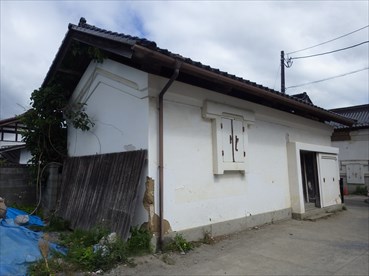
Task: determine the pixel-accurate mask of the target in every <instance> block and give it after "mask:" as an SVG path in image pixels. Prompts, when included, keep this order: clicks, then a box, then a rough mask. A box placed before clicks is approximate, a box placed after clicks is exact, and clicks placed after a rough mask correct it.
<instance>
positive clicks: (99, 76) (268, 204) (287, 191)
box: [68, 60, 338, 231]
mask: <svg viewBox="0 0 369 276" xmlns="http://www.w3.org/2000/svg"><path fill="white" fill-rule="evenodd" d="M166 82H167V80H166V79H163V78H160V77H157V76H153V75H148V74H146V73H144V72H141V71H139V70H136V69H132V68H129V67H127V66H124V65H121V64H118V63H116V62H113V61H109V60H107V61H105V62H104V63H103V64H98V63H91V64H90V66H89V67H88V69H87V70H86V72H85V74H84V76H83V77H82V79H81V81H80V83H79V84H78V86H77V88H76V90H75V91H74V94H73V97H72V99H71V104H75V103H78V102H81V103H86V104H87V106H86V112H87V113H88V115H89V117H90V118H91V119H92V121H93V122H94V123H95V126H94V127H93V128H92V129H91V130H90V131H88V132H81V131H78V130H75V129H72V128H70V129H69V131H68V152H69V154H70V155H71V156H81V155H91V154H102V153H109V152H122V151H130V150H136V149H141V148H142V149H147V150H148V162H147V168H146V169H145V171H144V173H145V174H146V175H145V176H149V177H151V178H153V180H154V181H155V210H156V212H157V213H158V205H159V204H158V202H159V194H158V165H159V164H158V155H159V149H158V144H159V141H158V99H157V96H158V94H159V93H160V91H161V89H162V88H163V87H164V85H165V84H166ZM208 101H212V102H214V103H217V104H216V105H214V106H216V108H215V109H217V111H215V113H217V112H218V113H219V112H220V113H219V114H216V116H222V110H223V111H224V112H226V113H227V116H228V117H229V116H230V118H236V119H237V120H241V121H242V122H243V126H244V127H245V132H244V134H243V136H242V137H240V139H241V140H240V141H242V143H244V145H243V147H244V149H245V159H242V158H241V159H240V162H241V163H242V166H241V165H240V167H237V166H234V167H232V166H228V165H226V166H223V167H222V168H221V170H214V165H215V163H214V150H217V149H218V148H217V147H214V146H213V143H214V123H213V122H214V120H216V118H213V117H212V116H204V104H205V103H206V102H208ZM211 112H213V111H211ZM245 116H246V117H247V118H248V119H245V118H244V117H245ZM240 118H241V119H240ZM242 118H244V119H242ZM245 120H248V123H245V122H246V121H245ZM217 131H221V130H220V129H218V130H217ZM331 133H332V129H331V128H330V127H328V126H326V125H324V124H323V123H319V122H315V121H312V120H308V119H305V118H302V117H299V116H296V115H293V114H288V113H285V112H281V111H277V110H274V109H271V108H267V107H265V106H261V105H258V104H254V103H251V102H247V101H243V100H240V99H235V98H232V97H229V96H225V95H222V94H219V93H215V92H212V91H209V90H205V89H201V88H198V87H194V86H190V85H186V84H183V83H179V82H174V83H173V84H172V86H171V87H170V88H169V90H168V91H167V93H166V94H165V96H164V218H165V219H166V220H168V222H169V224H170V227H171V229H172V230H173V231H181V230H185V229H190V228H195V227H201V226H206V225H209V224H213V223H218V222H225V221H228V220H233V219H239V218H244V217H248V216H253V215H257V214H263V213H268V212H273V211H278V210H283V209H288V208H292V209H294V210H295V211H296V210H297V211H298V212H303V211H304V208H303V206H302V205H303V203H302V202H301V199H303V195H302V191H301V190H302V187H301V169H299V164H300V157H299V155H298V153H297V151H298V148H299V146H298V145H301V144H303V145H305V147H311V148H312V150H314V151H317V152H324V149H329V150H328V152H330V153H331V152H332V148H331V147H330V145H331V143H330V136H331ZM237 135H241V134H240V133H238V134H237ZM233 142H234V140H233ZM296 145H297V146H296ZM307 145H309V146H307ZM233 150H234V148H233ZM322 150H323V151H322ZM333 151H334V150H333ZM337 152H338V151H337ZM218 154H219V153H218ZM217 158H218V159H219V157H217ZM243 162H244V163H243ZM227 166H228V167H227ZM227 168H228V169H227ZM230 168H232V169H233V170H232V171H230V170H229V169H230ZM239 168H242V169H239ZM244 168H245V169H244ZM214 171H216V172H217V173H214ZM299 174H300V175H299ZM144 180H145V177H144V176H143V180H142V185H141V188H142V187H144V186H143V182H144ZM143 192H144V189H143V188H142V189H141V194H140V198H139V199H138V203H137V212H136V216H137V217H136V218H135V223H136V224H140V223H142V222H144V221H146V220H147V214H146V213H145V210H144V209H143V207H142V204H141V202H142V195H143Z"/></svg>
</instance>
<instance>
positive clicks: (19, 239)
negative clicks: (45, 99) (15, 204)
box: [0, 208, 63, 276]
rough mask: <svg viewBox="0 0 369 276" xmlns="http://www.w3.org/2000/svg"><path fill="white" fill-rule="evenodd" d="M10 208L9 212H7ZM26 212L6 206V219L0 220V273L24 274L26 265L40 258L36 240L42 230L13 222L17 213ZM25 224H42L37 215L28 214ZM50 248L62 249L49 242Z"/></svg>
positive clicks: (40, 235) (61, 250)
mask: <svg viewBox="0 0 369 276" xmlns="http://www.w3.org/2000/svg"><path fill="white" fill-rule="evenodd" d="M9 209H10V212H9ZM19 214H21V215H23V214H27V213H25V212H23V211H21V210H17V209H14V208H8V210H7V216H6V219H2V220H1V221H0V275H1V276H2V275H26V273H27V266H28V265H29V264H30V263H32V262H35V261H37V260H39V259H41V258H42V255H41V252H40V250H39V247H38V240H39V239H40V238H41V237H42V235H43V233H42V232H35V231H32V230H29V229H28V228H26V227H24V226H18V225H16V224H15V223H14V218H15V217H16V216H17V215H19ZM27 225H44V224H43V222H42V220H41V219H40V218H39V217H37V216H30V219H29V223H28V224H27ZM50 249H55V250H58V251H60V252H63V249H62V248H60V247H58V246H57V245H55V244H52V243H50Z"/></svg>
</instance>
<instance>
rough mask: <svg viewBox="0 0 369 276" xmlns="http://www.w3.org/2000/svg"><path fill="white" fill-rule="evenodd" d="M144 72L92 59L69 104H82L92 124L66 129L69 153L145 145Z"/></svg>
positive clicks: (141, 146) (145, 80) (84, 153)
mask: <svg viewBox="0 0 369 276" xmlns="http://www.w3.org/2000/svg"><path fill="white" fill-rule="evenodd" d="M147 91H148V89H147V74H146V73H144V72H142V71H139V70H134V69H132V68H130V67H127V66H124V65H122V64H119V63H116V62H114V61H111V60H105V61H104V62H103V63H96V62H92V63H91V64H90V66H89V67H88V69H87V70H86V72H85V74H84V75H83V77H82V79H81V81H80V82H79V84H78V86H77V88H76V89H75V91H74V93H73V96H72V98H71V101H70V104H71V105H72V106H73V105H75V104H76V103H86V106H85V108H86V113H87V114H88V116H89V118H90V119H91V120H92V121H93V122H94V124H95V126H94V127H93V128H92V129H91V130H90V131H85V132H83V131H81V130H77V129H74V128H72V127H70V128H69V130H68V153H69V155H70V156H82V155H91V154H103V153H111V152H123V151H131V150H138V149H147V147H148V98H147Z"/></svg>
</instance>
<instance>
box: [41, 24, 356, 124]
mask: <svg viewBox="0 0 369 276" xmlns="http://www.w3.org/2000/svg"><path fill="white" fill-rule="evenodd" d="M68 28H69V30H68V32H67V34H66V36H65V38H64V40H63V42H62V45H61V46H60V48H59V51H58V52H57V55H56V57H55V59H54V61H53V63H52V65H51V67H50V69H49V71H48V73H47V75H46V77H45V80H44V82H43V84H42V86H46V85H47V84H48V83H49V82H50V81H51V80H52V79H53V78H54V77H55V75H56V74H57V73H58V71H60V70H61V64H62V61H63V59H64V58H65V56H66V53H67V52H68V50H69V47H70V45H71V42H72V40H76V41H79V42H83V43H86V44H88V45H90V46H93V47H97V48H100V49H102V50H104V51H105V52H107V53H110V54H112V55H114V56H115V57H118V58H119V57H120V58H121V60H120V61H121V62H132V63H133V64H134V65H135V66H141V68H139V69H141V70H143V71H147V72H149V73H152V74H157V75H160V76H164V77H168V76H169V75H170V74H171V72H172V71H171V70H174V66H175V64H176V63H177V62H178V61H180V62H182V66H181V68H180V76H179V78H178V79H177V80H178V81H183V82H186V83H190V84H193V85H198V86H200V85H199V83H200V82H201V85H202V87H205V88H207V86H211V87H212V88H214V87H216V88H217V89H218V90H219V91H217V92H220V93H223V94H227V95H229V96H232V97H237V98H240V99H244V100H249V101H253V102H256V103H261V104H263V105H266V106H269V107H272V108H275V109H279V110H283V111H286V112H289V113H293V114H296V115H300V116H303V117H306V118H309V119H313V120H318V121H321V122H324V121H327V122H330V121H333V122H336V123H340V124H343V125H347V126H351V125H352V124H353V123H354V120H352V119H349V118H346V117H343V116H341V115H339V114H336V113H333V112H331V111H328V110H325V109H323V108H320V107H318V106H315V105H313V104H310V103H307V102H306V101H304V100H301V99H297V98H294V97H293V96H289V95H286V94H283V93H281V92H278V91H275V90H272V89H270V88H267V87H265V86H262V85H259V84H256V83H254V82H251V81H249V80H245V79H243V78H240V77H237V76H234V75H230V74H228V73H226V72H222V71H220V70H218V69H214V68H212V67H210V66H207V65H203V64H201V63H200V62H195V61H193V60H191V59H189V58H184V57H182V56H180V55H178V54H173V53H171V52H170V51H168V50H166V49H161V48H158V47H157V46H156V43H155V42H152V41H148V40H146V39H141V38H138V37H132V36H129V35H124V34H119V33H115V32H111V31H107V30H104V29H100V28H97V27H95V26H92V25H89V24H86V21H85V20H84V19H83V18H81V20H80V23H79V25H78V26H77V25H73V24H69V27H68ZM155 66H156V67H155ZM64 73H65V72H64ZM82 74H83V72H79V73H78V72H77V73H75V75H76V77H75V81H76V82H77V81H79V79H80V77H81V76H82ZM76 84H77V83H74V84H73V86H75V85H76ZM212 88H209V89H210V90H214V89H212Z"/></svg>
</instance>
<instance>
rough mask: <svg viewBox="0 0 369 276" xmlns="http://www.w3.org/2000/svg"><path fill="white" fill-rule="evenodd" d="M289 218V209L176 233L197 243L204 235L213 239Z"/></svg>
mask: <svg viewBox="0 0 369 276" xmlns="http://www.w3.org/2000/svg"><path fill="white" fill-rule="evenodd" d="M291 216H292V215H291V208H287V209H282V210H277V211H273V212H268V213H263V214H258V215H253V216H247V217H242V218H239V219H234V220H230V221H225V222H219V223H214V224H209V225H206V226H203V227H196V228H192V229H187V230H184V231H179V232H178V233H180V234H182V235H183V237H184V238H185V239H186V240H188V241H197V240H201V239H203V238H204V236H205V234H208V235H211V236H213V237H217V236H223V235H229V234H233V233H236V232H240V231H243V230H246V229H249V228H252V227H255V226H258V225H263V224H266V223H273V222H275V221H281V220H287V219H291ZM176 233H177V232H171V233H169V234H168V235H166V236H165V239H164V241H165V240H167V239H171V238H173V237H174V236H175V235H176Z"/></svg>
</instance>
